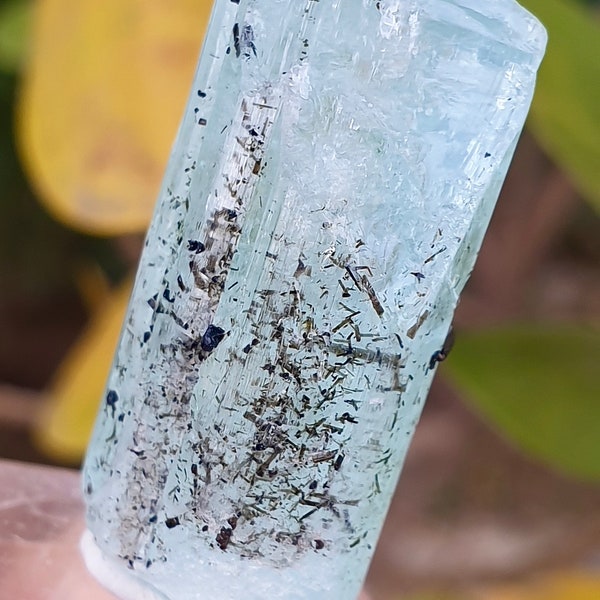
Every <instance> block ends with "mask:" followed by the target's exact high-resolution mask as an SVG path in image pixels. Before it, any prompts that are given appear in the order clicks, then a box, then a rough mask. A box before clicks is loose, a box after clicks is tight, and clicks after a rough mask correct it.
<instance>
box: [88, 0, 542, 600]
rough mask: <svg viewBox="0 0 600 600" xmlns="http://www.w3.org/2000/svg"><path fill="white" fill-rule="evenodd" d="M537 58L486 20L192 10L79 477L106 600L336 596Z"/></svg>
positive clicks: (403, 440) (417, 390) (412, 11)
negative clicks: (159, 166)
mask: <svg viewBox="0 0 600 600" xmlns="http://www.w3.org/2000/svg"><path fill="white" fill-rule="evenodd" d="M544 46H545V32H544V30H543V28H542V27H541V26H540V24H539V23H538V22H537V21H536V20H535V19H534V18H533V17H531V15H529V14H528V13H526V12H525V11H524V10H523V9H522V8H521V7H520V6H518V5H517V4H515V3H514V2H512V1H509V0H497V1H495V2H480V1H475V0H463V1H459V0H445V1H444V0H429V1H426V0H419V1H408V0H394V1H392V0H387V1H386V0H381V1H377V2H375V1H371V0H345V1H343V2H342V1H339V0H321V1H314V0H310V1H300V0H298V1H294V2H289V1H287V0H285V1H283V0H240V2H226V1H225V0H222V1H221V0H219V1H217V2H216V4H215V8H214V13H213V17H212V21H211V25H210V28H209V33H208V36H207V39H206V42H205V46H204V50H203V54H202V58H201V61H200V64H199V68H198V72H197V74H196V79H195V83H194V86H195V87H194V89H193V91H192V94H191V98H190V102H189V104H188V107H187V109H186V114H185V116H184V120H183V123H182V127H181V130H180V133H179V136H178V138H177V142H176V144H175V147H174V151H173V155H172V157H171V161H170V165H169V168H168V171H167V175H166V178H165V182H164V186H163V190H162V192H161V196H160V199H159V202H158V206H157V209H156V213H155V216H154V219H153V222H152V225H151V228H150V231H149V233H148V237H147V240H146V245H145V250H144V254H143V257H142V261H141V265H140V269H139V272H138V276H137V280H136V285H135V290H134V293H133V297H132V301H131V304H130V307H129V312H128V315H127V319H126V323H125V326H124V329H123V333H122V337H121V341H120V344H119V348H118V351H117V354H116V357H115V362H114V365H113V369H112V372H111V375H110V378H109V382H108V388H107V392H106V397H105V402H104V405H103V407H102V408H101V411H100V415H99V417H98V422H97V425H96V429H95V433H94V438H93V441H92V444H91V446H90V448H89V452H88V456H87V459H86V465H85V475H84V476H85V492H86V498H87V506H88V526H89V529H90V531H91V533H92V534H93V538H94V540H95V541H94V542H90V541H89V540H90V539H91V538H88V542H87V544H88V546H90V547H89V548H88V550H87V551H86V556H87V559H88V564H90V567H91V568H92V570H95V571H96V572H97V573H98V574H99V575H100V576H101V577H102V574H101V568H100V567H99V566H98V563H99V562H101V561H108V562H109V563H110V565H113V567H114V570H113V571H112V572H111V574H110V575H108V576H104V578H105V580H107V581H108V583H109V584H111V583H112V587H113V589H115V591H117V593H120V594H121V595H122V597H139V596H136V595H135V594H133V595H129V596H128V594H129V592H127V591H125V590H126V589H128V588H127V586H126V585H125V584H123V586H124V587H122V586H121V583H118V582H119V581H120V579H119V578H118V577H117V573H118V569H119V567H118V566H116V565H119V564H120V565H122V567H123V573H125V574H127V575H123V577H129V579H131V578H133V581H135V580H136V578H137V579H139V581H140V582H141V583H140V585H146V586H147V588H148V590H150V589H151V590H154V592H153V593H154V594H155V597H166V598H172V599H178V600H180V599H187V598H213V599H220V598H242V597H243V598H247V599H252V598H257V599H259V598H260V599H264V598H270V599H273V600H275V599H277V598H282V599H283V598H285V599H286V600H289V599H292V598H297V599H304V598H311V599H313V600H314V599H321V598H322V599H328V600H330V599H336V598H339V599H344V600H345V599H348V598H351V597H353V595H356V594H357V593H358V590H359V588H360V584H361V582H362V580H363V578H364V575H365V573H366V569H367V566H368V563H369V560H370V558H371V555H372V553H373V550H374V546H375V544H376V541H377V537H378V534H379V531H380V528H381V525H382V522H383V518H384V516H385V512H386V510H387V507H388V505H389V502H390V499H391V496H392V493H393V490H394V487H395V484H396V481H397V477H398V474H399V472H400V468H401V465H402V462H403V460H404V457H405V454H406V451H407V447H408V443H409V441H410V438H411V436H412V433H413V431H414V428H415V425H416V422H417V420H418V418H419V415H420V411H421V408H422V405H423V401H424V399H425V396H426V393H427V390H428V388H429V385H430V382H431V379H432V376H433V373H434V370H435V365H436V362H437V358H439V357H440V355H439V353H438V352H439V351H440V349H442V348H443V344H444V339H445V337H446V335H447V332H448V329H449V326H450V322H451V319H452V313H453V311H454V308H455V305H456V303H457V299H458V296H459V293H460V291H461V289H462V287H463V285H464V283H465V281H466V279H467V277H468V275H469V273H470V271H471V269H472V267H473V263H474V260H475V256H476V253H477V250H478V249H479V246H480V244H481V240H482V238H483V234H484V231H485V229H486V227H487V224H488V221H489V219H490V215H491V213H492V210H493V207H494V203H495V201H496V198H497V195H498V192H499V189H500V186H501V183H502V181H503V178H504V176H505V173H506V170H507V167H508V164H509V162H510V158H511V156H512V153H513V150H514V147H515V144H516V140H517V138H518V135H519V133H520V130H521V128H522V126H523V123H524V120H525V117H526V114H527V110H528V108H529V104H530V102H531V97H532V94H533V88H534V81H535V73H536V70H537V68H538V66H539V63H540V61H541V57H542V55H543V51H544ZM92 544H95V546H94V549H91V545H92ZM94 552H96V554H94ZM98 552H99V554H98ZM97 556H102V557H103V558H102V559H100V558H97ZM94 557H96V558H94ZM96 561H98V562H96ZM109 580H110V581H109ZM127 585H131V581H130V582H129V583H128V584H127ZM199 590H200V591H199ZM145 593H146V594H147V595H148V597H150V596H151V593H150V592H145ZM144 597H146V596H144Z"/></svg>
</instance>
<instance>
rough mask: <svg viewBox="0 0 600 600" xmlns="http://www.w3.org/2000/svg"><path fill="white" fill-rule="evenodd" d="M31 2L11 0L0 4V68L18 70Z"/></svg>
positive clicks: (26, 33)
mask: <svg viewBox="0 0 600 600" xmlns="http://www.w3.org/2000/svg"><path fill="white" fill-rule="evenodd" d="M31 8H32V5H31V2H29V1H25V0H11V1H10V2H3V3H1V4H0V69H1V70H3V71H5V72H8V73H12V72H15V71H18V70H19V67H20V66H21V64H22V63H23V59H24V57H25V52H26V49H27V40H28V33H29V24H30V21H31Z"/></svg>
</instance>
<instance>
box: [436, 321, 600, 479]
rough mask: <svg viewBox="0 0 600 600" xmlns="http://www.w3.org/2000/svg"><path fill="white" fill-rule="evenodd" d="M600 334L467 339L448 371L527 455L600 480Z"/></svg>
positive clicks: (555, 332)
mask: <svg viewBox="0 0 600 600" xmlns="http://www.w3.org/2000/svg"><path fill="white" fill-rule="evenodd" d="M599 333H600V332H598V331H593V330H592V331H588V330H583V329H577V328H575V327H572V328H569V327H563V328H561V329H556V328H550V327H547V328H532V327H526V326H520V327H516V326H515V327H514V328H511V329H502V330H496V331H488V332H478V333H469V334H462V335H460V336H459V338H458V340H457V343H456V347H455V349H454V351H453V353H452V355H451V357H450V359H449V360H448V363H447V366H446V373H447V374H448V375H449V376H450V378H451V379H453V380H454V382H455V383H456V384H458V386H459V387H460V388H461V389H462V390H463V391H464V392H465V395H466V400H467V402H469V403H471V404H472V405H473V406H474V407H475V408H476V409H477V410H478V411H479V412H481V413H482V414H483V415H484V417H486V418H488V419H489V420H490V421H492V422H493V423H494V424H495V425H497V427H498V428H499V429H500V430H501V431H502V432H503V433H504V434H505V435H506V436H507V437H508V438H509V439H511V440H512V441H514V442H516V443H517V444H518V445H519V446H520V447H521V448H522V449H524V450H525V451H526V452H529V453H530V454H532V455H533V456H535V457H538V458H540V459H542V460H543V461H545V462H546V463H549V464H550V465H552V466H554V467H556V468H558V469H559V470H562V471H564V472H566V473H569V474H571V475H575V476H576V477H579V478H582V479H589V480H600V443H598V441H599V440H600V392H599V390H600V385H599V384H598V365H600V335H598V334H599Z"/></svg>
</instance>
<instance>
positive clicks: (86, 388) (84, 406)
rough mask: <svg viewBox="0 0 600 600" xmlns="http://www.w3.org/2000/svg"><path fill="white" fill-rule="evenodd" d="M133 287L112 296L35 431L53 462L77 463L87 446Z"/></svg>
mask: <svg viewBox="0 0 600 600" xmlns="http://www.w3.org/2000/svg"><path fill="white" fill-rule="evenodd" d="M131 286H132V283H131V281H129V280H128V281H127V282H126V283H124V284H123V285H121V287H120V288H119V289H117V290H116V291H114V292H112V293H111V294H110V295H109V296H108V298H107V300H106V302H105V305H104V306H103V307H102V308H101V309H100V310H99V311H98V312H97V313H96V315H95V316H94V317H93V319H92V322H91V323H90V325H89V326H88V327H87V329H86V330H85V331H84V333H83V335H82V336H81V338H80V339H79V340H78V341H77V342H76V343H75V344H74V346H73V347H72V348H71V350H70V352H69V354H68V355H67V358H66V359H65V360H64V361H63V363H62V365H61V367H60V369H59V371H58V373H57V376H56V378H55V380H54V383H53V384H52V386H51V388H50V390H49V392H48V400H47V403H46V405H45V407H44V409H43V411H42V413H41V414H40V418H39V420H38V423H37V424H36V428H35V430H34V440H35V441H36V443H37V445H38V446H39V447H40V448H41V449H42V450H43V451H44V452H45V453H46V454H48V455H49V456H50V457H52V458H54V459H55V460H57V461H59V462H62V463H66V464H76V463H78V462H79V461H80V460H81V458H82V456H83V453H84V452H85V448H86V446H87V443H88V439H89V437H90V434H91V432H92V427H93V424H94V420H95V417H96V412H97V411H98V404H99V402H100V399H101V397H102V393H103V391H104V386H105V383H106V378H107V376H108V371H109V369H110V364H111V360H112V356H113V354H114V351H115V348H116V345H117V341H118V337H119V332H120V331H121V325H122V323H123V319H124V315H125V310H126V308H127V301H128V299H129V296H130V294H131Z"/></svg>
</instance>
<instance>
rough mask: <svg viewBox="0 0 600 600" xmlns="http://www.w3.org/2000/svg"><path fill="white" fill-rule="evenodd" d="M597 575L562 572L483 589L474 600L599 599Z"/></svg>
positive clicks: (599, 579) (598, 579)
mask: <svg viewBox="0 0 600 600" xmlns="http://www.w3.org/2000/svg"><path fill="white" fill-rule="evenodd" d="M599 598H600V575H599V574H591V573H586V572H583V571H565V572H562V573H556V574H552V575H547V576H545V577H540V578H537V579H534V580H532V581H528V582H523V583H519V584H511V585H506V586H498V587H496V588H493V589H490V590H486V591H484V592H482V593H480V594H477V595H476V596H475V600H598V599H599Z"/></svg>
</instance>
